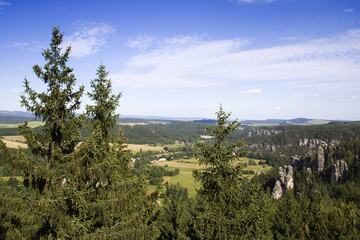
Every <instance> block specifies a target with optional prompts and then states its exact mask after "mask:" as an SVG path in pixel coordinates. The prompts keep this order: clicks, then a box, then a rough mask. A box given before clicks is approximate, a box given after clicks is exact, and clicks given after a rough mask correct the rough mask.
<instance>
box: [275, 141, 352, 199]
mask: <svg viewBox="0 0 360 240" xmlns="http://www.w3.org/2000/svg"><path fill="white" fill-rule="evenodd" d="M309 142H310V141H302V143H303V144H308V143H309ZM311 142H312V144H317V145H318V146H317V151H316V152H315V151H313V150H311V151H310V152H309V153H308V154H306V156H304V158H302V157H298V156H292V157H290V159H289V165H288V166H283V167H279V169H278V179H277V181H276V183H275V186H274V188H273V191H272V194H271V197H272V198H274V199H279V198H281V197H282V195H283V193H284V192H285V191H286V190H287V189H292V188H294V171H297V170H299V169H301V168H303V167H304V168H305V169H306V170H307V172H308V173H310V174H314V173H315V172H317V173H318V174H321V173H322V172H324V171H325V169H328V170H329V169H330V168H331V176H332V177H333V178H334V180H335V182H338V181H339V180H340V179H341V178H342V177H343V176H344V175H345V173H346V172H347V171H348V165H347V163H346V162H345V161H343V160H336V158H337V155H338V150H339V142H337V141H331V142H330V143H329V144H328V143H326V142H324V141H318V142H317V141H311ZM329 171H330V170H329ZM309 183H310V181H309Z"/></svg>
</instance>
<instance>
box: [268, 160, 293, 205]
mask: <svg viewBox="0 0 360 240" xmlns="http://www.w3.org/2000/svg"><path fill="white" fill-rule="evenodd" d="M293 188H294V169H293V167H292V166H291V165H289V166H284V167H279V169H278V180H277V181H276V183H275V186H274V188H273V191H272V194H271V197H272V198H274V199H279V198H281V197H282V195H283V193H285V192H286V190H288V189H293Z"/></svg>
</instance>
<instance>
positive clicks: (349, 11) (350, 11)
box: [344, 8, 354, 13]
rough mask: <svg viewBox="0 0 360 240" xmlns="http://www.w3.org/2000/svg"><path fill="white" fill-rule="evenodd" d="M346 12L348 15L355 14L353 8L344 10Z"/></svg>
mask: <svg viewBox="0 0 360 240" xmlns="http://www.w3.org/2000/svg"><path fill="white" fill-rule="evenodd" d="M344 12H346V13H353V12H354V9H352V8H347V9H345V10H344Z"/></svg>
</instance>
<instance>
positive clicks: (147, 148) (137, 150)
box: [126, 144, 164, 152]
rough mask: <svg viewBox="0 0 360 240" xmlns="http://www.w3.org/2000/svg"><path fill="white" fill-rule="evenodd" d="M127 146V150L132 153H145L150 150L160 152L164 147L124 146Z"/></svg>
mask: <svg viewBox="0 0 360 240" xmlns="http://www.w3.org/2000/svg"><path fill="white" fill-rule="evenodd" d="M126 145H127V148H126V149H127V150H130V151H133V152H139V151H140V150H141V149H142V150H143V151H147V150H151V151H161V150H163V149H164V147H162V146H156V147H153V146H150V145H146V144H126Z"/></svg>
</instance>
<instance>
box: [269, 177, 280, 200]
mask: <svg viewBox="0 0 360 240" xmlns="http://www.w3.org/2000/svg"><path fill="white" fill-rule="evenodd" d="M282 195H283V190H282V187H281V182H280V181H279V180H277V181H276V183H275V186H274V189H273V191H272V194H271V197H272V198H274V199H279V198H281V197H282Z"/></svg>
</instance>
